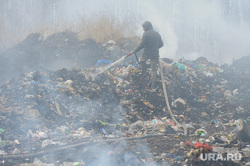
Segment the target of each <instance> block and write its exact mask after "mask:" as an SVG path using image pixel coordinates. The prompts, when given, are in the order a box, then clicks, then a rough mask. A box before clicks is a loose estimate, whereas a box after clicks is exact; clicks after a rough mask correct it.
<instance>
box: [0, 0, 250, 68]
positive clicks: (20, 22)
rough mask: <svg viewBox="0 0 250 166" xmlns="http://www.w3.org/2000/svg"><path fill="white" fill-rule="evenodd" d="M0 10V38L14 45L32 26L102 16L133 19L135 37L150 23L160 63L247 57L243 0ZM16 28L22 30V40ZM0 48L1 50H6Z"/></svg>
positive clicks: (0, 0) (73, 2) (25, 5)
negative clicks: (159, 37)
mask: <svg viewBox="0 0 250 166" xmlns="http://www.w3.org/2000/svg"><path fill="white" fill-rule="evenodd" d="M0 4H1V5H0V6H1V7H0V9H1V11H0V12H1V18H0V20H1V21H2V25H1V26H3V29H2V33H1V34H2V35H3V34H10V33H8V32H12V33H11V34H12V36H11V37H15V38H17V40H18V38H19V39H20V38H22V37H24V36H22V35H28V34H29V33H30V32H32V31H33V30H34V27H37V25H40V26H41V27H45V26H51V25H53V24H56V23H58V22H60V21H66V22H68V23H69V25H72V26H73V25H74V24H76V23H77V22H78V21H79V19H81V18H82V17H84V16H89V17H91V16H94V14H96V13H98V12H103V11H106V12H110V13H112V14H114V15H116V16H118V17H121V18H125V17H127V18H128V17H130V18H134V19H136V20H137V23H138V35H142V33H143V32H142V30H141V24H142V23H143V22H144V21H145V20H149V21H151V22H152V23H153V25H154V27H155V29H156V30H157V31H159V32H160V33H161V35H162V37H163V40H164V43H165V47H164V48H162V49H161V57H169V58H175V59H178V58H181V57H184V58H186V59H195V58H197V57H198V56H205V57H207V58H208V59H209V60H210V61H213V62H217V63H220V64H222V63H224V62H226V63H231V62H232V60H233V59H238V58H240V57H242V56H245V55H248V54H249V52H250V48H249V47H248V43H249V42H250V32H249V29H250V28H249V23H250V14H249V13H250V12H249V8H248V6H249V5H250V2H249V1H245V0H235V1H232V0H219V1H217V0H189V1H185V0H159V1H157V2H156V1H153V0H146V1H144V0H136V1H135V0H121V1H115V0H106V1H100V0H91V1H89V0H87V1H78V0H70V1H69V0H61V1H59V0H53V1H49V0H45V1H38V0H37V1H29V0H23V1H18V0H11V1H10V0H8V1H5V0H0ZM80 16H81V17H80ZM17 27H18V29H19V30H20V29H22V30H23V33H22V34H21V33H19V32H20V31H17V30H16V28H17ZM55 29H56V27H55ZM3 32H4V33H3ZM1 42H2V46H4V45H8V43H7V44H6V41H1Z"/></svg>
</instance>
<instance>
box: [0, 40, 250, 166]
mask: <svg viewBox="0 0 250 166" xmlns="http://www.w3.org/2000/svg"><path fill="white" fill-rule="evenodd" d="M58 44H60V42H58ZM51 49H52V48H51ZM52 50H54V48H53V49H52ZM99 62H100V63H99V64H98V66H96V67H89V68H85V69H80V68H74V69H71V70H68V69H66V68H63V69H60V70H57V71H50V70H46V68H39V70H36V71H33V72H26V73H23V74H22V76H21V77H16V78H13V79H11V80H8V81H5V82H2V83H1V85H0V100H1V104H0V118H1V121H0V141H1V146H0V161H1V163H2V164H3V165H4V164H5V165H18V164H20V163H26V164H22V165H29V164H28V163H30V165H32V164H38V165H39V164H40V165H102V164H104V165H216V164H217V165H218V164H220V165H240V164H245V165H247V164H249V162H250V161H249V159H250V147H249V142H250V135H249V131H248V128H247V126H248V125H249V123H248V122H249V118H250V116H249V109H250V103H249V100H250V93H249V91H250V75H249V72H247V71H244V72H243V71H239V70H236V69H235V68H232V67H231V66H229V65H224V66H218V65H217V64H213V63H211V62H208V61H207V60H206V59H205V58H198V59H197V60H195V61H188V60H186V61H180V62H174V61H172V60H169V59H163V62H162V63H163V74H164V80H165V83H166V87H167V93H168V100H169V103H170V105H171V109H172V112H173V114H174V116H175V118H176V119H177V121H178V122H179V123H181V124H183V125H185V126H186V127H187V129H188V135H187V136H186V135H184V134H183V130H182V129H180V128H179V127H178V126H177V125H176V124H175V122H174V121H173V119H171V116H170V115H169V112H168V110H167V109H166V103H165V97H164V94H163V89H162V82H161V78H160V74H159V75H158V78H157V87H156V89H150V88H149V87H150V69H149V68H148V71H147V75H146V76H142V75H141V69H140V66H139V65H138V64H137V63H119V64H117V65H114V66H112V67H111V68H109V69H108V70H105V71H103V72H102V73H101V74H99V75H95V73H98V72H99V71H101V70H103V67H104V66H105V65H106V64H105V63H101V61H99ZM102 62H104V61H102ZM149 63H150V62H148V65H149ZM229 153H232V155H234V154H237V155H238V156H233V157H231V158H230V159H228V160H226V158H225V157H224V156H225V155H226V154H229ZM208 155H210V158H209V157H207V156H208ZM211 155H216V156H211ZM222 155H223V157H221V156H222ZM239 155H240V156H239ZM218 156H219V158H218ZM237 157H238V158H237ZM221 158H222V159H221ZM223 159H225V160H223Z"/></svg>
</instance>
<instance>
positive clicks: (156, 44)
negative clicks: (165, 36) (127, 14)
mask: <svg viewBox="0 0 250 166" xmlns="http://www.w3.org/2000/svg"><path fill="white" fill-rule="evenodd" d="M142 27H143V28H144V30H145V32H144V33H143V36H142V40H141V43H140V45H139V46H138V47H137V48H136V49H135V50H134V53H136V52H138V51H139V50H141V49H142V48H144V51H143V56H145V57H146V58H148V59H155V58H159V48H161V47H162V46H163V41H162V39H161V36H160V34H159V33H158V32H156V31H154V29H153V26H152V24H151V23H150V22H148V21H146V22H145V23H143V24H142Z"/></svg>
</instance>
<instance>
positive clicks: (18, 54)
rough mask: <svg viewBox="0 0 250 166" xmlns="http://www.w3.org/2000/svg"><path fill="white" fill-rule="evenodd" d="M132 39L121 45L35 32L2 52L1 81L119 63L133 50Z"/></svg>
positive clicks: (66, 33) (75, 36)
mask: <svg viewBox="0 0 250 166" xmlns="http://www.w3.org/2000/svg"><path fill="white" fill-rule="evenodd" d="M131 43H133V42H131V40H129V39H126V40H125V39H124V41H121V42H120V43H119V44H116V43H115V42H114V41H111V40H110V41H107V43H105V44H100V43H97V42H96V41H95V40H93V39H85V40H80V39H79V38H78V35H77V33H74V32H71V31H64V32H60V33H55V34H52V35H50V36H46V35H43V34H40V33H33V34H31V35H29V36H27V38H26V39H25V40H23V41H22V42H21V43H19V44H17V45H16V46H14V47H12V48H10V49H8V50H6V51H4V52H2V53H0V81H5V80H8V79H11V78H12V77H17V76H19V75H20V74H22V73H23V72H31V71H36V70H39V69H40V68H41V67H45V68H46V69H49V70H52V71H55V70H59V69H62V68H66V69H72V68H75V67H77V68H88V67H92V66H94V65H95V64H96V62H97V60H99V59H107V57H108V60H111V61H113V60H115V58H117V57H119V56H122V55H124V54H125V53H124V52H125V51H127V50H126V49H131Z"/></svg>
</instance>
